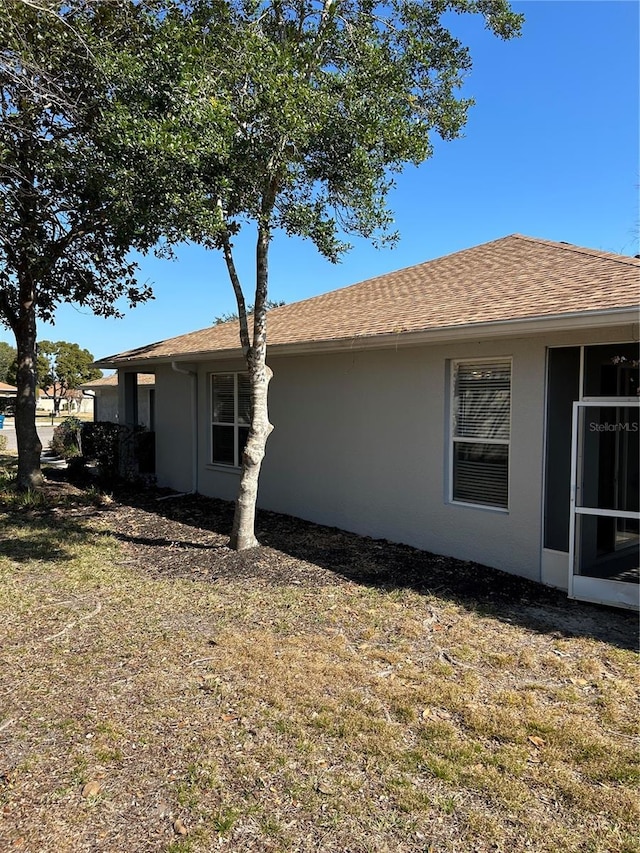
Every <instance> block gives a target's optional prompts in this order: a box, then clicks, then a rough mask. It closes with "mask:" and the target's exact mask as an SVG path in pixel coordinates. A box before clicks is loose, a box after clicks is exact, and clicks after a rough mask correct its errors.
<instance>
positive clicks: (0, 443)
mask: <svg viewBox="0 0 640 853" xmlns="http://www.w3.org/2000/svg"><path fill="white" fill-rule="evenodd" d="M6 449H7V436H6V435H0V453H3V452H4V451H5V450H6Z"/></svg>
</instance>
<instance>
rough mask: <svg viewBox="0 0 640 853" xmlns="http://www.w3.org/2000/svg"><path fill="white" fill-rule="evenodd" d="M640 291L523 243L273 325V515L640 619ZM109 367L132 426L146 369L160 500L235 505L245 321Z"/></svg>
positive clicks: (633, 269) (431, 268) (621, 268)
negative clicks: (533, 583)
mask: <svg viewBox="0 0 640 853" xmlns="http://www.w3.org/2000/svg"><path fill="white" fill-rule="evenodd" d="M639 285H640V261H639V260H637V259H634V258H631V257H626V256H622V255H614V254H610V253H608V252H601V251H595V250H592V249H583V248H580V247H578V246H573V245H569V244H566V243H555V242H551V241H547V240H538V239H533V238H530V237H524V236H520V235H512V236H510V237H505V238H503V239H500V240H496V241H494V242H491V243H486V244H484V245H481V246H476V247H475V248H471V249H467V250H465V251H461V252H457V253H455V254H452V255H448V256H446V257H443V258H438V259H436V260H433V261H428V262H427V263H423V264H419V265H417V266H414V267H410V268H407V269H404V270H400V271H398V272H394V273H390V274H388V275H383V276H380V277H377V278H373V279H370V280H368V281H364V282H362V283H360V284H355V285H353V286H351V287H346V288H344V289H341V290H337V291H333V292H331V293H326V294H324V295H322V296H318V297H315V298H313V299H307V300H304V301H302V302H298V303H295V304H290V305H285V306H283V307H280V308H276V309H274V310H272V311H270V312H269V353H268V361H269V364H270V366H271V368H272V370H273V379H272V382H271V385H270V419H271V421H272V423H273V424H274V426H275V430H274V432H273V433H272V435H271V437H270V438H269V442H268V445H267V456H266V458H265V461H264V465H263V469H262V474H261V480H260V490H259V500H258V503H259V505H260V506H261V507H264V508H267V509H271V510H275V511H278V512H283V513H289V514H292V515H296V516H300V517H302V518H306V519H310V520H312V521H316V522H319V523H322V524H327V525H335V526H337V527H340V528H343V529H345V530H351V531H354V532H356V533H360V534H366V535H370V536H375V537H384V538H387V539H390V540H393V541H396V542H404V543H407V544H410V545H414V546H417V547H418V548H423V549H426V550H429V551H432V552H435V553H438V554H445V555H449V556H453V557H457V558H459V559H462V560H470V561H477V562H479V563H485V564H487V565H490V566H494V567H497V568H499V569H503V570H504V571H506V572H512V573H514V574H517V575H521V576H523V577H526V578H531V579H533V580H537V581H541V582H542V583H545V584H549V585H551V586H555V587H560V588H564V589H567V590H568V593H569V595H570V596H572V597H574V598H581V599H585V600H590V601H602V602H607V603H612V604H618V605H621V606H626V607H634V606H635V607H637V605H638V589H639V586H638V543H639V527H638V519H639V515H638V476H637V472H638V435H639V433H638V420H639V419H638V399H639V398H638V396H637V394H638V337H639V329H638V320H639V317H638V306H637V303H638V295H639ZM98 366H100V367H112V368H118V370H119V371H120V375H121V378H122V381H121V388H120V399H121V401H122V405H123V409H122V411H123V412H124V418H125V420H127V421H129V420H131V419H132V418H133V417H134V413H133V412H132V405H133V402H134V400H135V395H134V393H133V389H134V388H135V384H134V383H135V375H136V371H144V372H147V371H149V370H150V369H153V370H154V372H155V388H156V390H157V401H156V402H157V405H156V472H157V479H158V482H159V484H160V485H164V486H169V487H171V488H173V489H176V490H179V491H189V490H195V491H198V492H201V493H203V494H205V495H211V496H216V497H220V498H225V499H233V498H234V497H235V495H236V489H237V486H238V480H239V475H240V469H239V467H238V466H239V463H240V455H241V448H242V445H243V441H244V440H245V437H246V434H247V430H248V419H249V388H248V383H247V380H246V376H245V373H244V371H245V365H244V362H243V359H242V353H241V350H240V348H239V344H238V329H237V322H233V321H232V322H230V323H226V324H224V325H220V326H213V327H209V328H207V329H203V330H201V331H198V332H193V333H192V334H188V335H183V336H181V337H177V338H172V339H170V340H166V341H161V342H159V343H155V344H150V345H148V346H142V347H140V348H138V349H136V350H132V351H129V352H124V353H120V354H118V355H115V356H112V357H110V358H104V359H102V360H101V361H99V362H98ZM572 419H574V423H575V426H574V427H573V428H572Z"/></svg>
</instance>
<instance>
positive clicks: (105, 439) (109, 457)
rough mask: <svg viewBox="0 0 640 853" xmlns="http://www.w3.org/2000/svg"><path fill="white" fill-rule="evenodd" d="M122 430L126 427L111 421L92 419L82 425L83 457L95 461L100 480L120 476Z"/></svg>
mask: <svg viewBox="0 0 640 853" xmlns="http://www.w3.org/2000/svg"><path fill="white" fill-rule="evenodd" d="M124 430H126V427H121V426H120V424H114V423H112V422H111V421H94V422H93V423H85V424H84V425H83V428H82V447H83V450H84V457H85V459H86V460H91V461H93V462H95V463H96V465H97V467H98V476H99V477H100V479H101V480H105V481H107V482H113V481H114V480H117V479H118V478H119V476H120V445H121V437H122V434H123V431H124Z"/></svg>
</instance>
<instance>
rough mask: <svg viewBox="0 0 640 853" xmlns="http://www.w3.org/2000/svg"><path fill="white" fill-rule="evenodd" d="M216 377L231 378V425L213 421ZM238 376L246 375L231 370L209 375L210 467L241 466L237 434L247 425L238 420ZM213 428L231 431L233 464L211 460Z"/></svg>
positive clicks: (225, 422)
mask: <svg viewBox="0 0 640 853" xmlns="http://www.w3.org/2000/svg"><path fill="white" fill-rule="evenodd" d="M216 376H233V423H230V422H229V421H215V420H214V419H213V400H214V388H213V383H214V379H215V377H216ZM240 376H248V374H247V373H243V372H240V373H239V372H236V371H233V370H220V371H219V372H216V373H210V374H209V423H210V430H209V460H210V461H209V464H210V465H222V466H223V467H224V468H240V467H241V465H242V460H241V459H240V453H239V444H240V442H239V439H238V434H239V430H240V427H243V428H247V427H249V424H244V423H243V424H241V423H240V422H239V420H238V408H239V406H238V400H239V395H238V377H240ZM214 427H227V428H229V429H231V428H232V429H233V462H219V461H215V460H214V458H213V428H214Z"/></svg>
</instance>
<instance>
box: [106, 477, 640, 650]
mask: <svg viewBox="0 0 640 853" xmlns="http://www.w3.org/2000/svg"><path fill="white" fill-rule="evenodd" d="M158 495H159V493H158V492H154V491H151V490H150V491H137V492H133V491H131V490H123V491H121V492H118V493H117V494H116V495H115V497H116V499H117V500H118V501H119V502H120V503H122V504H124V505H128V506H130V507H136V508H138V509H142V510H144V511H145V512H146V513H147V519H150V520H149V522H148V523H149V524H151V525H157V529H158V530H160V531H162V532H163V533H164V532H165V531H166V528H167V525H173V524H179V525H187V526H190V527H193V528H194V529H198V530H205V531H210V532H212V533H215V534H217V535H220V536H222V537H225V544H223V545H220V544H217V543H214V544H211V545H209V544H207V543H203V542H202V541H198V538H199V537H198V536H197V535H195V534H194V538H193V540H192V541H189V536H188V534H187V533H186V532H185V530H184V527H179V528H177V529H175V533H176V534H177V535H176V539H177V540H179V541H178V542H174V540H173V539H172V538H171V535H161V536H155V535H149V531H145V534H147V535H144V536H139V535H138V536H130V535H128V534H127V533H126V532H123V531H114V533H115V535H116V536H117V537H118V538H120V539H121V540H123V541H129V542H131V543H132V544H134V545H135V544H140V545H144V546H147V547H150V548H154V547H155V548H157V549H161V548H166V547H167V545H169V546H174V550H173V553H174V555H175V554H176V552H177V551H178V548H179V550H180V552H182V554H183V558H182V560H179V561H176V560H175V559H174V558H167V559H165V560H164V561H163V559H162V557H161V555H160V553H158V552H156V553H155V554H154V555H152V554H151V553H149V554H148V557H149V562H150V561H151V560H153V567H152V568H153V571H154V572H156V573H158V574H164V573H165V572H166V573H167V574H170V575H173V576H183V577H193V572H194V571H195V570H198V567H199V563H200V566H201V567H202V571H206V573H207V576H208V577H209V578H210V579H211V580H220V579H222V578H224V577H227V578H233V577H243V578H256V579H260V580H261V582H266V583H267V584H268V583H277V584H281V583H286V582H287V579H288V578H289V582H290V580H291V579H292V577H291V575H290V573H291V572H293V571H295V569H293V568H292V567H291V562H290V561H281V562H282V563H284V565H283V566H282V567H277V566H276V568H275V569H274V564H277V562H278V560H277V554H276V555H275V556H274V555H273V554H270V553H269V551H270V550H271V549H273V551H276V552H280V553H281V554H284V555H286V556H288V557H290V558H293V559H294V560H300V561H304V563H306V564H312V566H314V567H316V566H317V567H320V569H321V570H324V572H325V574H324V576H323V577H324V578H325V580H324V581H323V579H322V578H320V580H318V579H316V580H315V582H316V583H320V582H326V583H329V582H331V578H333V579H334V582H335V579H336V578H343V579H346V580H348V581H351V582H353V583H357V584H363V585H366V586H371V587H375V588H378V589H382V590H388V591H392V590H398V589H410V590H414V591H416V592H418V593H420V594H424V595H429V594H433V595H437V596H438V597H439V598H442V599H445V600H449V601H453V602H456V603H457V604H460V605H462V606H463V607H465V608H467V609H469V610H473V611H475V612H477V613H479V614H481V615H486V616H487V617H492V618H496V619H500V620H502V621H505V622H509V623H513V624H517V625H520V626H522V627H524V628H526V629H528V630H531V631H535V632H537V633H545V634H549V635H551V636H552V637H554V638H558V639H562V638H569V637H591V638H594V639H597V640H601V641H602V642H606V643H610V644H612V645H615V646H619V647H621V648H625V649H635V648H637V645H638V634H637V616H636V615H635V614H633V613H631V612H629V611H624V610H619V609H614V608H608V607H601V606H597V605H591V604H585V603H582V602H576V601H570V600H568V599H567V597H566V594H565V593H563V592H561V591H557V590H553V589H550V588H548V587H545V586H542V585H541V584H537V583H534V582H532V581H528V580H525V579H524V578H519V577H517V576H515V575H510V574H508V573H506V572H501V571H499V570H497V569H492V568H488V567H487V566H483V565H481V564H478V563H474V562H465V561H460V560H455V559H452V558H450V557H442V556H438V555H435V554H431V553H429V552H426V551H421V550H418V549H416V548H412V547H409V546H407V545H398V544H395V543H391V542H388V541H386V540H379V539H371V538H369V537H366V536H358V535H356V534H353V533H346V532H344V531H341V530H338V529H337V528H330V527H324V526H322V525H317V524H313V523H311V522H308V521H303V520H301V519H297V518H294V517H292V516H285V515H280V514H278V513H273V512H266V511H259V512H258V515H257V523H256V531H257V535H258V538H259V540H260V542H261V547H260V548H256V549H252V550H250V551H244V552H240V553H236V552H231V551H229V549H228V548H227V547H226V546H225V545H226V537H228V535H229V531H230V530H231V523H232V517H233V504H232V503H229V502H226V501H221V500H216V499H213V498H205V497H202V496H194V495H184V496H175V497H174V498H173V499H170V500H163V501H158V500H157V497H158ZM200 539H201V534H200ZM176 546H178V547H176ZM150 570H151V566H150ZM304 572H305V567H304V566H301V567H300V569H299V573H298V575H297V576H296V578H297V580H296V582H298V583H299V582H304V577H305V575H304Z"/></svg>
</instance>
